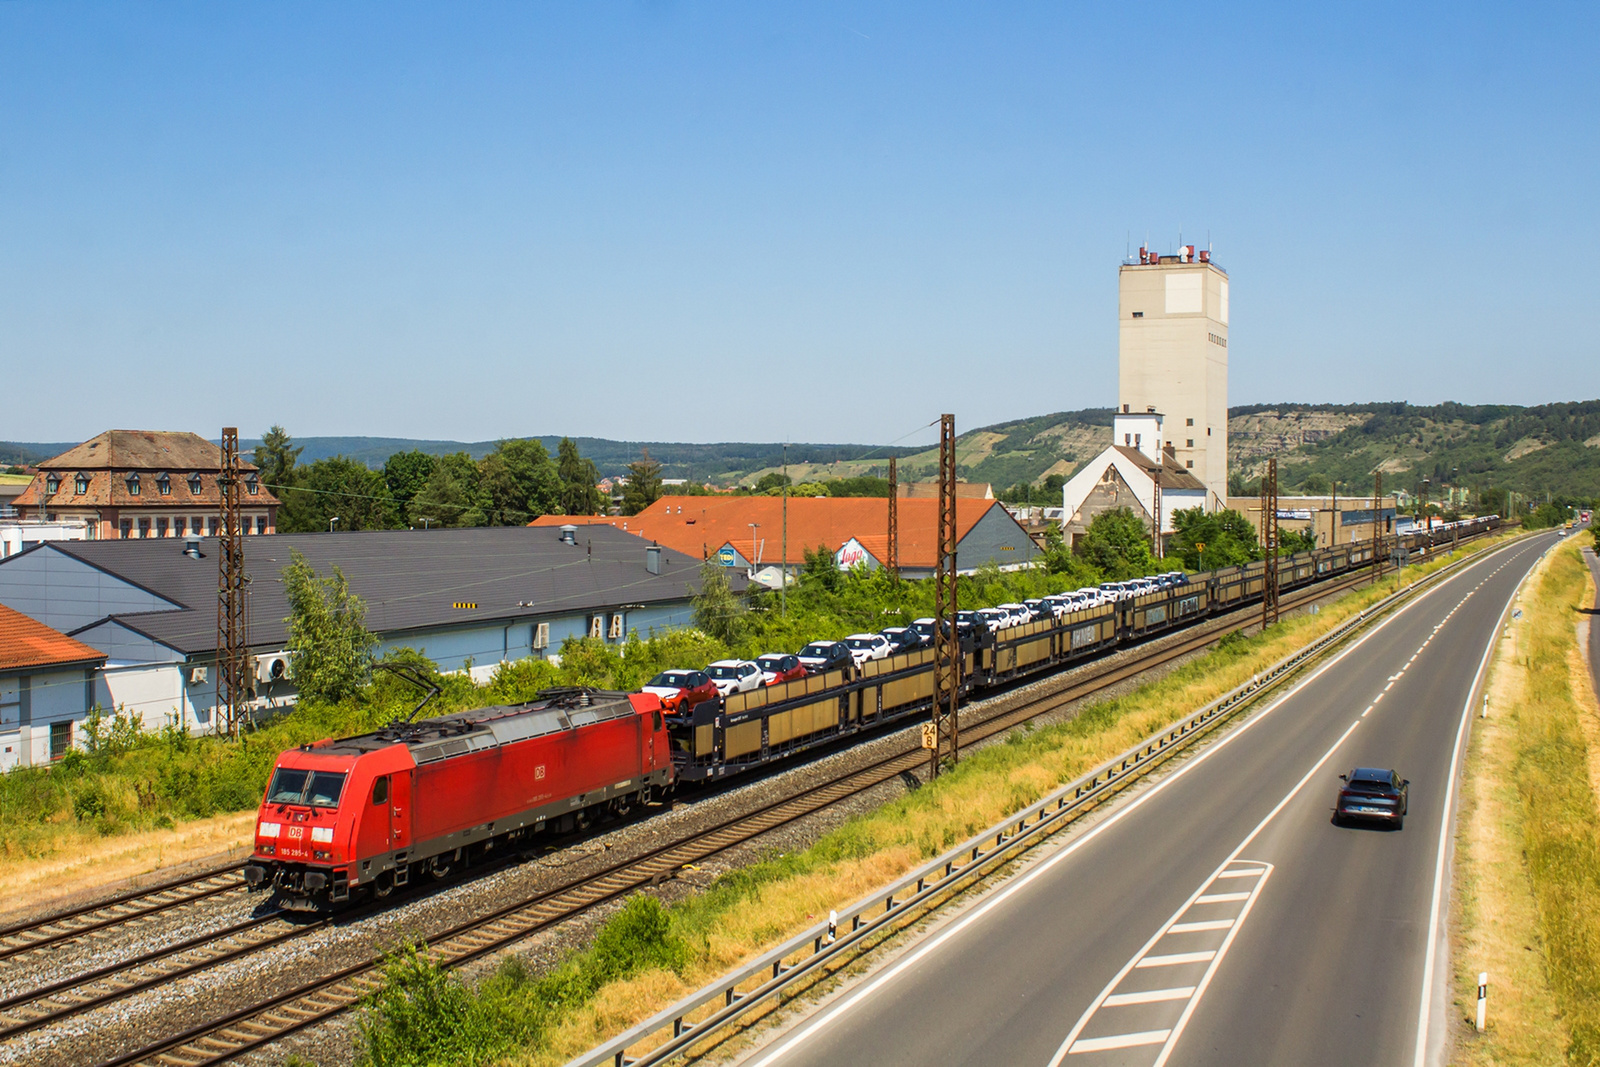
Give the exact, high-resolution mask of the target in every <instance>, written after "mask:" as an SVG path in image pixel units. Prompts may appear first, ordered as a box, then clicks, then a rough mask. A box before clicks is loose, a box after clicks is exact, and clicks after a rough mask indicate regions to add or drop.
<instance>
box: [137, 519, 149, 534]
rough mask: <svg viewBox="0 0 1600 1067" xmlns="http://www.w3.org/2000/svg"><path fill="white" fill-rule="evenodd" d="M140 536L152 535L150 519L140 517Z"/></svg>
mask: <svg viewBox="0 0 1600 1067" xmlns="http://www.w3.org/2000/svg"><path fill="white" fill-rule="evenodd" d="M139 536H140V537H149V536H150V520H149V519H140V520H139Z"/></svg>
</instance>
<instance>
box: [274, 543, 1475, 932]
mask: <svg viewBox="0 0 1600 1067" xmlns="http://www.w3.org/2000/svg"><path fill="white" fill-rule="evenodd" d="M1497 525H1498V520H1497V519H1496V518H1494V517H1492V516H1491V517H1489V518H1486V519H1480V520H1475V521H1470V522H1467V523H1465V524H1452V526H1451V527H1450V528H1438V527H1436V528H1435V529H1434V530H1433V531H1432V532H1431V533H1419V534H1414V535H1408V536H1406V537H1404V538H1399V539H1396V538H1388V539H1386V540H1385V541H1384V543H1383V544H1381V545H1378V546H1375V545H1374V544H1373V543H1372V542H1370V541H1367V542H1361V543H1358V544H1348V545H1339V546H1337V547H1334V548H1327V549H1320V550H1317V551H1314V552H1302V553H1298V554H1296V555H1293V556H1287V557H1283V558H1280V559H1279V561H1278V585H1279V588H1280V589H1283V590H1288V589H1293V588H1296V587H1298V586H1304V585H1308V584H1310V583H1313V582H1317V581H1321V580H1323V579H1326V578H1330V577H1334V576H1336V575H1339V574H1342V573H1347V572H1350V571H1355V570H1358V569H1360V568H1363V567H1367V566H1370V565H1371V563H1372V561H1373V559H1374V556H1375V555H1379V556H1381V557H1382V558H1385V559H1387V558H1390V557H1391V556H1399V557H1400V558H1404V556H1405V555H1406V554H1410V553H1416V552H1425V551H1427V550H1429V549H1430V548H1432V547H1435V546H1439V545H1447V544H1450V543H1452V542H1454V541H1457V540H1459V539H1460V538H1463V537H1471V536H1476V535H1478V534H1481V533H1484V532H1487V531H1489V530H1491V529H1493V528H1494V527H1495V526H1497ZM1265 576H1266V564H1265V563H1264V562H1260V561H1258V562H1254V563H1248V564H1245V565H1243V566H1239V567H1228V568H1224V569H1222V570H1216V571H1209V572H1205V573H1199V574H1194V575H1190V576H1188V578H1187V580H1186V581H1184V582H1182V583H1179V584H1175V585H1172V586H1170V587H1168V588H1165V589H1162V590H1159V591H1157V592H1152V593H1147V594H1145V595H1143V596H1138V597H1133V598H1129V599H1125V600H1120V601H1117V602H1114V603H1107V604H1103V605H1100V606H1096V607H1092V608H1085V609H1083V610H1080V611H1076V612H1070V613H1068V614H1066V615H1063V616H1061V617H1060V618H1058V619H1050V618H1045V619H1040V620H1039V621H1037V622H1033V623H1028V624H1024V625H1021V626H1015V627H1011V628H1008V629H1005V630H1001V631H998V632H996V633H987V634H976V635H967V636H964V637H963V639H962V648H961V658H962V667H961V676H960V688H961V692H962V696H963V698H968V697H970V696H972V695H974V694H977V693H981V692H983V691H985V690H988V689H992V688H994V687H995V686H999V685H1005V684H1008V683H1010V682H1013V681H1015V680H1018V679H1020V678H1024V677H1026V676H1029V675H1033V674H1039V673H1042V672H1046V671H1051V670H1057V669H1060V668H1062V667H1064V666H1068V665H1072V664H1076V663H1078V662H1081V661H1083V660H1084V659H1087V658H1089V657H1092V656H1095V655H1097V654H1100V653H1102V652H1104V651H1106V650H1108V649H1111V648H1115V647H1119V646H1122V645H1127V644H1132V643H1137V642H1139V641H1143V640H1147V639H1149V638H1151V637H1153V636H1156V635H1159V634H1162V633H1166V632H1168V631H1171V630H1174V629H1177V628H1181V627H1184V626H1188V625H1191V624H1193V623H1195V622H1198V621H1200V620H1202V619H1205V618H1207V617H1210V616H1213V615H1216V614H1219V613H1222V612H1227V611H1232V610H1234V609H1236V608H1238V607H1240V606H1242V605H1244V604H1246V603H1248V602H1249V601H1252V600H1255V599H1258V598H1259V597H1260V596H1261V592H1262V587H1263V584H1264V579H1265ZM933 683H934V662H933V652H932V650H931V649H922V650H917V651H911V652H906V653H902V654H900V655H897V656H891V657H889V658H887V659H881V660H874V661H869V662H867V663H866V664H864V665H863V666H862V667H860V668H859V669H856V668H853V667H847V668H844V669H840V670H832V671H827V672H825V673H821V674H815V675H811V676H808V677H805V678H799V679H795V680H793V681H789V682H782V683H779V684H776V685H771V686H767V687H765V688H762V689H758V690H754V691H752V692H746V693H735V694H732V695H729V696H727V697H721V698H717V699H713V700H707V701H704V702H702V703H699V704H696V705H694V706H693V707H690V708H684V709H664V708H663V706H662V702H661V700H660V698H659V697H658V696H656V695H654V694H651V693H617V692H601V691H595V690H580V689H565V690H551V691H547V692H545V693H542V694H540V698H539V699H538V700H536V701H533V702H531V703H528V704H522V705H516V706H498V707H490V708H479V709H477V710H474V711H462V712H455V713H452V714H450V715H444V716H440V717H438V718H432V719H424V720H421V721H418V722H415V723H399V724H395V725H392V726H389V727H386V728H384V729H382V730H377V731H375V732H373V733H368V734H362V735H360V736H358V737H351V738H345V739H342V740H333V739H329V740H325V741H319V742H317V743H316V744H312V745H303V746H301V747H300V748H296V749H291V750H289V751H287V752H284V753H283V754H282V755H280V756H279V757H278V762H277V766H276V767H275V768H274V770H273V774H272V779H271V781H270V783H269V784H268V786H267V792H266V796H265V798H264V799H263V800H262V803H261V810H260V813H259V816H258V819H257V824H256V839H255V849H254V854H253V855H252V857H251V859H250V861H249V862H248V863H247V864H246V866H245V878H246V881H247V882H248V883H249V884H250V885H251V886H253V887H258V888H269V887H271V888H275V889H276V890H277V891H278V892H279V893H280V894H281V895H282V897H283V902H284V906H285V907H287V908H290V909H298V910H312V909H319V908H324V907H328V906H331V905H338V904H342V903H344V902H347V901H350V900H352V899H353V898H355V897H358V896H371V897H379V898H381V897H384V896H387V895H388V894H389V893H390V892H391V891H392V890H393V889H394V888H396V887H398V886H404V885H407V884H409V883H410V882H411V881H413V880H414V879H417V878H420V877H423V876H428V877H433V878H443V877H445V876H447V875H449V874H450V873H451V872H452V871H453V870H455V869H457V868H459V867H461V866H464V865H466V864H467V863H469V862H472V861H475V860H479V859H481V858H483V857H485V856H488V855H492V854H494V853H495V852H496V851H499V850H506V849H516V848H519V847H523V846H525V845H526V844H528V843H531V841H533V840H535V839H537V838H539V837H540V836H542V835H546V834H553V833H564V832H569V831H572V830H581V829H583V828H585V827H586V826H587V825H588V824H589V823H590V822H591V821H593V820H595V819H598V818H602V817H607V816H619V815H624V814H626V813H628V812H629V811H631V810H632V809H633V808H634V807H635V806H637V805H645V804H658V803H660V802H661V801H662V800H663V799H664V798H665V797H666V796H667V794H668V793H669V792H670V790H672V789H673V788H674V787H675V786H676V785H679V784H685V783H694V782H704V781H709V780H714V779H721V778H724V777H726V776H728V775H734V774H738V773H740V772H744V771H749V770H752V769H754V768H757V767H761V766H763V765H766V764H768V763H771V762H774V761H776V760H782V759H787V758H790V757H792V756H794V755H796V754H798V753H801V752H804V751H806V750H808V749H813V748H817V747H819V746H822V745H826V744H830V743H834V742H837V741H840V740H841V739H844V738H848V737H850V736H853V735H857V734H860V733H862V732H863V731H867V730H871V729H873V728H875V727H878V726H881V725H884V724H887V723H892V722H895V721H899V720H905V719H908V718H911V717H914V716H919V715H922V714H926V712H927V710H928V707H929V704H930V701H931V699H932V694H933Z"/></svg>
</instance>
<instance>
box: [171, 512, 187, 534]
mask: <svg viewBox="0 0 1600 1067" xmlns="http://www.w3.org/2000/svg"><path fill="white" fill-rule="evenodd" d="M185 525H186V522H185V520H184V518H183V516H181V515H180V516H178V517H177V518H176V519H173V520H172V536H173V537H182V536H183V535H184V527H185Z"/></svg>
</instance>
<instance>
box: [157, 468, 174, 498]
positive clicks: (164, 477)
mask: <svg viewBox="0 0 1600 1067" xmlns="http://www.w3.org/2000/svg"><path fill="white" fill-rule="evenodd" d="M156 492H158V493H160V494H161V495H162V496H171V495H172V477H171V476H170V475H169V474H167V472H166V471H162V472H161V473H160V474H158V475H156Z"/></svg>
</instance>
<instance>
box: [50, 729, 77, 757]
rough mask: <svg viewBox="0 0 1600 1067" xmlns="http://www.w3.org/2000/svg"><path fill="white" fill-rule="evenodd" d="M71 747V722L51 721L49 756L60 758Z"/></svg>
mask: <svg viewBox="0 0 1600 1067" xmlns="http://www.w3.org/2000/svg"><path fill="white" fill-rule="evenodd" d="M71 747H72V723H71V722H53V723H51V724H50V758H51V759H53V760H57V759H60V758H61V757H62V756H65V755H66V754H67V750H68V749H70V748H71Z"/></svg>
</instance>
